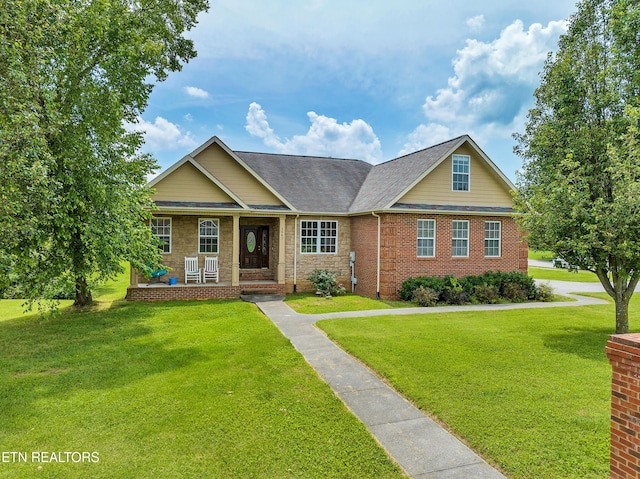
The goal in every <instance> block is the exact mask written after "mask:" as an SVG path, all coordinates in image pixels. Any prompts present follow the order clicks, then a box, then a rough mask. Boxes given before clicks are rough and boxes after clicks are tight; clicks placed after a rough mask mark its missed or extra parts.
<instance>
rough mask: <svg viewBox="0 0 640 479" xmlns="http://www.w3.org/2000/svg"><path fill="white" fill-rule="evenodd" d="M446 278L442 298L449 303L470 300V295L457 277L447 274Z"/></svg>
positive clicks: (461, 302) (462, 302)
mask: <svg viewBox="0 0 640 479" xmlns="http://www.w3.org/2000/svg"><path fill="white" fill-rule="evenodd" d="M444 280H445V281H444V285H445V286H444V291H443V292H442V299H443V300H444V301H445V302H446V303H447V304H464V303H468V302H469V300H470V295H469V293H467V292H466V291H465V289H464V287H463V286H462V284H461V283H460V281H459V280H458V279H457V278H455V277H453V276H446V277H445V278H444Z"/></svg>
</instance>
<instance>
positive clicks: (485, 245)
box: [484, 220, 502, 258]
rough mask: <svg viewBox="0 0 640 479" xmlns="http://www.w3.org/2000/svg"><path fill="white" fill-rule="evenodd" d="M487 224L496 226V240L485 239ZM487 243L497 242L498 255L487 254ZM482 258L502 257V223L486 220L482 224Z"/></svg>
mask: <svg viewBox="0 0 640 479" xmlns="http://www.w3.org/2000/svg"><path fill="white" fill-rule="evenodd" d="M489 223H493V224H497V225H498V237H497V238H487V225H488V224H489ZM487 241H497V242H498V254H497V255H495V254H491V255H489V254H487ZM484 256H485V258H500V257H502V221H496V220H486V221H485V222H484Z"/></svg>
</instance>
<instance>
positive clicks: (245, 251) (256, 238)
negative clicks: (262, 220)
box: [240, 226, 269, 269]
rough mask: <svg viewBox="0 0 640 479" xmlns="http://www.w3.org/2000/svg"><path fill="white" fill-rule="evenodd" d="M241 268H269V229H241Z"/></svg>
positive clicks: (247, 227) (263, 227)
mask: <svg viewBox="0 0 640 479" xmlns="http://www.w3.org/2000/svg"><path fill="white" fill-rule="evenodd" d="M240 267H241V268H243V269H258V268H268V267H269V227H268V226H241V227H240Z"/></svg>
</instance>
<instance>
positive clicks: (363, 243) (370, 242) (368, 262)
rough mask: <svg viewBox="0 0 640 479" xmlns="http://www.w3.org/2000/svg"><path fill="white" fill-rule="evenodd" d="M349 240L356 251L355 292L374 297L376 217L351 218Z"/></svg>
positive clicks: (376, 253)
mask: <svg viewBox="0 0 640 479" xmlns="http://www.w3.org/2000/svg"><path fill="white" fill-rule="evenodd" d="M351 240H352V245H353V251H355V253H356V263H355V276H356V278H357V280H358V284H357V285H356V293H357V294H359V295H362V296H367V297H368V298H375V297H376V293H377V291H376V286H377V284H376V282H377V266H378V265H377V262H378V219H377V218H375V217H374V216H373V215H369V216H356V217H353V218H351Z"/></svg>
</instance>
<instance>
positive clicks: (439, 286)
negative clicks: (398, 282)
mask: <svg viewBox="0 0 640 479" xmlns="http://www.w3.org/2000/svg"><path fill="white" fill-rule="evenodd" d="M420 286H422V287H423V288H429V289H432V290H433V291H435V292H436V293H437V294H438V299H440V296H441V295H442V292H443V291H444V289H445V278H438V277H437V276H418V277H416V278H409V279H407V280H405V281H404V282H403V283H402V286H401V287H400V289H399V290H398V296H400V299H402V300H403V301H411V300H412V299H413V292H414V291H415V290H416V289H418V288H419V287H420Z"/></svg>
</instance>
